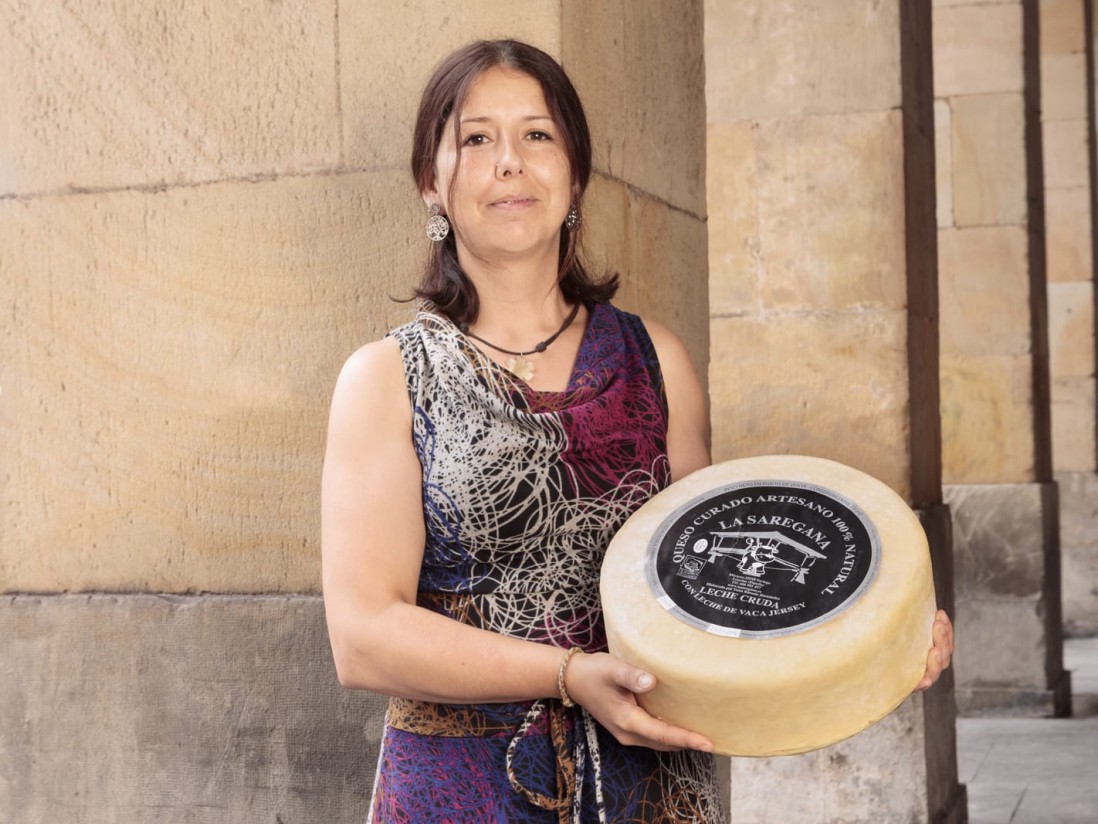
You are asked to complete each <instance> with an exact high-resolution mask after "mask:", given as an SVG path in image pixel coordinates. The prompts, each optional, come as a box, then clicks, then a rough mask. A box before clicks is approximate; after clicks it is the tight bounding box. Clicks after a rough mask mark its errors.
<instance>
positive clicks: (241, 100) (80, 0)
mask: <svg viewBox="0 0 1098 824" xmlns="http://www.w3.org/2000/svg"><path fill="white" fill-rule="evenodd" d="M258 11H260V10H259V9H258V8H256V7H255V6H253V5H251V4H239V3H221V2H217V0H197V1H196V2H193V3H186V4H183V5H180V4H178V3H175V2H170V0H149V2H124V0H112V2H97V1H96V0H76V2H72V3H65V4H58V3H45V4H43V3H34V2H31V0H14V2H9V3H4V4H2V5H0V76H3V78H4V82H3V83H2V84H0V110H2V111H4V112H5V116H3V117H2V118H0V193H29V192H49V191H58V190H65V189H70V188H88V187H90V188H99V187H110V188H113V187H121V186H133V185H161V184H176V183H183V182H194V181H210V180H217V179H220V178H224V177H243V176H250V175H267V174H274V173H300V172H303V171H309V170H315V169H320V168H327V167H331V166H333V165H335V164H337V163H338V162H339V156H340V135H339V132H340V129H339V103H338V89H337V81H336V64H337V59H336V38H335V20H336V3H335V0H291V2H284V3H267V4H264V6H263V7H262V13H257V12H258ZM255 44H262V46H261V47H257V46H256V45H255Z"/></svg>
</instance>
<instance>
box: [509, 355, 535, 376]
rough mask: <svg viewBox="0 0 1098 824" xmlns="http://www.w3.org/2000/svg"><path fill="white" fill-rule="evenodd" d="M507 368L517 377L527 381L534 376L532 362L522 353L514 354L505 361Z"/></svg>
mask: <svg viewBox="0 0 1098 824" xmlns="http://www.w3.org/2000/svg"><path fill="white" fill-rule="evenodd" d="M507 369H508V370H509V371H510V372H511V374H513V375H514V376H515V377H517V378H521V379H522V380H524V381H528V380H530V379H531V378H533V377H534V364H533V363H531V362H530V361H528V360H526V358H525V356H523V355H516V356H515V357H513V358H511V359H510V360H509V361H507Z"/></svg>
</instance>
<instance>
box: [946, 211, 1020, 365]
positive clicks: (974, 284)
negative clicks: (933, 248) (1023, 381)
mask: <svg viewBox="0 0 1098 824" xmlns="http://www.w3.org/2000/svg"><path fill="white" fill-rule="evenodd" d="M1028 256H1029V241H1028V237H1027V234H1026V229H1025V227H1024V226H991V227H977V228H967V229H944V230H941V231H939V232H938V278H939V279H938V291H939V311H940V312H941V341H942V351H943V352H944V353H947V354H949V355H953V356H963V357H972V356H985V355H1024V354H1027V353H1028V352H1029V351H1030V348H1031V337H1030V328H1029V327H1030V309H1029V267H1028Z"/></svg>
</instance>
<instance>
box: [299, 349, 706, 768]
mask: <svg viewBox="0 0 1098 824" xmlns="http://www.w3.org/2000/svg"><path fill="white" fill-rule="evenodd" d="M420 473H421V470H420V465H419V460H418V458H417V457H416V454H415V450H414V449H413V447H412V413H411V409H410V404H409V402H408V396H407V391H406V389H405V382H404V372H403V366H402V364H401V358H400V351H399V348H398V346H397V344H396V342H395V341H394V340H392V339H385V340H382V341H378V342H377V343H372V344H369V345H367V346H365V347H363V348H362V349H360V350H359V351H358V352H356V353H355V354H354V355H352V356H351V358H350V359H349V360H348V361H347V364H346V365H345V366H344V368H343V370H342V372H341V373H340V376H339V380H338V381H337V384H336V389H335V394H334V396H333V399H332V409H331V416H330V421H329V431H328V447H327V452H326V454H325V459H324V476H323V485H322V493H321V498H322V501H321V532H322V555H323V585H324V606H325V613H326V616H327V621H328V634H329V637H330V640H331V644H332V653H333V656H334V658H335V663H336V672H337V674H338V677H339V680H340V683H341V684H343V685H344V686H346V687H351V688H357V689H369V690H373V691H376V692H380V693H384V694H388V695H397V696H401V697H405V698H415V699H420V700H427V701H436V702H443V703H481V702H495V701H524V700H532V699H536V698H545V697H555V696H556V695H557V694H558V693H557V672H558V669H559V666H560V662H561V658H562V656H563V654H564V651H563V650H561V649H558V648H556V647H552V646H549V645H545V644H537V643H532V642H529V641H522V640H519V639H516V638H509V637H506V636H503V635H500V634H498V633H494V632H490V631H487V630H482V629H477V628H475V627H470V626H467V625H464V624H461V623H459V622H457V621H453V620H451V619H449V618H447V617H445V616H443V615H439V614H437V613H434V612H431V611H430V610H426V609H423V608H421V607H419V606H417V605H416V589H417V584H418V580H419V573H420V566H421V564H422V562H423V547H424V537H425V530H424V525H423V499H422V477H421V474H420ZM646 679H651V676H648V675H647V673H645V672H643V671H642V670H639V669H637V668H636V667H631V666H629V665H627V664H625V663H623V662H621V661H619V660H617V659H616V658H613V657H612V656H609V655H606V654H604V653H599V654H594V655H577V656H575V657H573V658H572V660H571V663H570V664H569V665H568V669H567V678H566V684H567V688H568V690H569V693H570V694H571V696H572V698H573V699H574V700H576V701H577V702H578V703H580V704H582V705H583V706H584V707H585V708H586V709H587V710H588V711H589V712H590V713H591V714H592V715H594V716H595V718H597V719H598V720H599V721H600V722H601V723H602V724H603V725H604V726H606V727H607V728H608V729H609V730H610V731H611V732H612V733H613V734H614V735H615V736H616V737H617V738H618V739H619V740H620V741H622V742H623V743H626V744H633V745H642V746H648V747H653V748H656V749H681V748H684V747H690V748H694V749H706V748H708V747H709V746H710V745H709V742H708V741H707V740H706V739H705V738H704V737H702V736H700V735H697V734H695V733H691V732H688V731H686V730H683V729H680V728H678V727H673V726H671V725H669V724H666V723H664V722H662V721H658V720H657V719H655V718H652V717H651V716H650V715H648V714H647V713H646V712H644V710H642V709H641V708H640V707H639V706H637V704H636V701H635V700H634V699H633V693H635V692H643V691H645V690H646V689H651V685H652V683H654V682H653V681H651V680H646Z"/></svg>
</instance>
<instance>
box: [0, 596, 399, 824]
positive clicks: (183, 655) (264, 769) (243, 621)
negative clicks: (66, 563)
mask: <svg viewBox="0 0 1098 824" xmlns="http://www.w3.org/2000/svg"><path fill="white" fill-rule="evenodd" d="M0 661H3V663H4V671H5V676H4V678H3V679H0V763H2V764H4V774H3V777H2V778H0V820H3V821H10V822H17V821H18V822H20V824H54V822H59V821H64V822H72V821H79V822H81V824H113V822H119V821H127V822H129V821H152V820H155V821H158V822H162V824H177V823H178V824H184V822H186V824H222V822H226V821H286V822H291V821H294V822H297V821H326V822H331V823H332V824H339V823H340V822H346V824H351V822H361V821H363V820H365V816H366V809H367V806H368V802H369V798H370V792H371V786H372V780H373V775H374V764H375V763H376V759H377V751H378V744H379V741H380V733H381V727H382V723H383V720H384V711H385V703H386V702H385V700H384V699H382V698H381V697H380V696H375V695H370V694H368V693H353V692H350V691H347V690H343V689H341V688H340V687H339V685H338V683H337V682H336V677H335V670H334V667H333V665H332V660H331V653H330V651H329V645H328V638H327V634H326V632H325V629H324V614H323V608H322V605H321V603H320V599H319V598H309V597H262V596H261V597H242V596H229V597H218V596H205V597H191V598H181V597H175V596H154V595H90V596H78V595H70V596H53V597H48V596H47V597H31V596H22V597H7V598H4V599H3V602H2V604H0Z"/></svg>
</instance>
